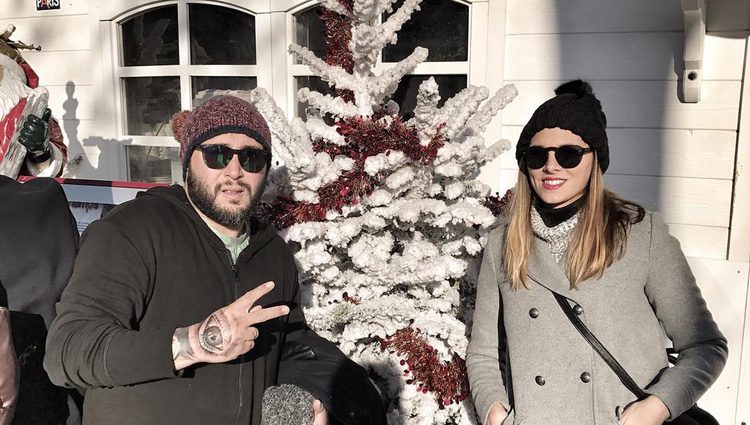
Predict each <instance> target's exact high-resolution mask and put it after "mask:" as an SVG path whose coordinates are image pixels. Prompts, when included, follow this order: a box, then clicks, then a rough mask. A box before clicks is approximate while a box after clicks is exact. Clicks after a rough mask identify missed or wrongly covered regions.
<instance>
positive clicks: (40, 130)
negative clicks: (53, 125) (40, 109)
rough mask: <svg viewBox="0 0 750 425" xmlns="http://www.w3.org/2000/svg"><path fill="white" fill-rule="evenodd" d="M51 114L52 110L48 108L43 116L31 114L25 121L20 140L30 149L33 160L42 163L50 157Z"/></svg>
mask: <svg viewBox="0 0 750 425" xmlns="http://www.w3.org/2000/svg"><path fill="white" fill-rule="evenodd" d="M51 115H52V111H51V110H50V109H49V108H47V109H45V110H44V116H42V118H39V117H37V116H36V115H32V114H29V116H28V117H26V121H24V123H23V128H21V133H20V135H19V136H18V142H19V143H21V144H22V145H23V146H24V147H25V148H26V150H28V151H29V154H30V155H31V158H30V159H31V162H34V163H40V162H44V161H46V160H48V159H49V158H50V148H49V132H50V128H49V118H50V116H51Z"/></svg>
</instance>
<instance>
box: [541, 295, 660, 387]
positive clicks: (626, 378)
mask: <svg viewBox="0 0 750 425" xmlns="http://www.w3.org/2000/svg"><path fill="white" fill-rule="evenodd" d="M550 292H552V295H554V296H555V299H556V300H557V304H559V305H560V308H561V309H562V311H563V313H565V316H567V317H568V320H570V323H572V324H573V326H574V327H575V328H576V329H577V330H578V332H579V333H580V334H581V336H583V339H585V340H586V342H588V343H589V344H590V345H591V347H592V348H593V349H594V350H595V351H596V352H597V353H598V354H599V356H600V357H601V358H602V360H604V362H605V363H607V366H609V368H610V369H612V371H613V372H614V373H615V374H616V375H617V377H618V378H620V381H621V382H622V383H623V385H625V387H626V388H627V389H628V390H630V392H632V393H633V394H635V396H636V397H638V399H639V400H642V399H644V398H646V397H648V394H646V393H645V392H644V391H643V390H642V389H641V387H639V386H638V384H636V383H635V381H634V380H633V378H631V377H630V375H628V372H626V371H625V369H624V368H623V367H622V366H621V365H620V363H619V362H618V361H617V360H616V359H615V358H614V356H612V354H611V353H610V352H609V351H608V350H607V348H606V347H605V346H604V344H602V343H601V342H600V341H599V339H597V338H596V336H595V335H594V334H593V333H591V331H590V330H589V328H588V327H586V325H585V324H584V323H583V322H582V321H581V319H580V318H579V317H578V315H577V314H576V313H575V312H574V311H573V308H572V307H571V306H570V303H568V299H567V298H565V297H564V296H562V295H560V294H558V293H557V292H555V291H552V290H550Z"/></svg>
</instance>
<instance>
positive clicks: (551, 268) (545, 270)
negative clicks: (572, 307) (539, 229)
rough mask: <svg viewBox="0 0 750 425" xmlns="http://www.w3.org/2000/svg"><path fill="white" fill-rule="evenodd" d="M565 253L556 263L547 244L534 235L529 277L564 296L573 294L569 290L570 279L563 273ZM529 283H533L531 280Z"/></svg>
mask: <svg viewBox="0 0 750 425" xmlns="http://www.w3.org/2000/svg"><path fill="white" fill-rule="evenodd" d="M566 260H567V255H566V256H565V257H563V260H562V261H560V263H559V264H558V263H557V262H556V261H555V259H554V258H553V257H552V253H551V252H550V247H549V244H548V243H547V242H545V241H543V240H541V239H539V238H538V237H534V242H533V244H532V248H531V257H530V258H529V277H530V278H532V279H534V280H535V281H536V282H537V283H539V284H540V285H542V286H544V287H545V288H547V289H549V290H550V291H554V292H557V293H559V294H562V295H564V296H566V297H569V296H570V295H573V293H572V291H571V290H570V280H568V276H567V275H566V274H565V263H566ZM531 284H532V285H533V284H535V283H534V282H533V281H532V282H531Z"/></svg>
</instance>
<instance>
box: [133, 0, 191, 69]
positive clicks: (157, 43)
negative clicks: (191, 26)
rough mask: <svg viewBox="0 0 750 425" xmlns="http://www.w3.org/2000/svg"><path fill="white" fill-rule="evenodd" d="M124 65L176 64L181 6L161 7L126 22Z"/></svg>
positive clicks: (177, 60)
mask: <svg viewBox="0 0 750 425" xmlns="http://www.w3.org/2000/svg"><path fill="white" fill-rule="evenodd" d="M121 28H122V60H123V64H124V66H144V65H176V64H177V63H179V51H178V50H179V49H178V45H177V6H167V7H159V8H155V9H150V10H149V11H147V12H144V13H141V14H138V15H136V16H134V17H132V18H130V19H128V20H127V21H125V22H123V23H122V26H121Z"/></svg>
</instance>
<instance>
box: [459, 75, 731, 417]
mask: <svg viewBox="0 0 750 425" xmlns="http://www.w3.org/2000/svg"><path fill="white" fill-rule="evenodd" d="M555 93H556V96H555V97H553V98H551V99H549V100H548V101H546V102H545V103H544V104H542V105H541V106H540V107H539V108H538V109H537V110H536V111H535V112H534V115H533V116H532V117H531V120H530V121H529V122H528V124H526V126H525V127H524V129H523V131H522V133H521V136H520V139H519V142H518V145H517V147H516V159H517V160H518V164H519V169H520V170H519V174H518V181H517V183H516V188H515V192H514V194H513V198H512V200H511V203H510V205H509V207H508V210H507V211H506V216H507V219H506V220H505V222H504V223H503V225H501V226H499V227H498V228H497V229H496V230H494V231H493V232H492V233H491V234H490V236H489V240H488V242H487V246H486V249H485V254H484V259H483V262H482V269H481V273H480V276H479V283H478V292H477V302H476V311H475V313H474V328H473V331H472V336H471V341H470V343H469V348H468V352H467V358H466V364H467V368H468V375H469V381H470V384H471V392H472V396H473V398H474V402H475V405H476V407H477V412H478V413H479V415H480V417H481V418H482V419H483V420H484V422H483V423H484V424H487V425H500V424H501V423H502V424H525V425H548V424H566V425H570V424H575V425H580V424H618V423H619V424H626V425H636V424H637V425H644V424H648V425H650V424H661V423H663V422H664V421H666V420H672V419H674V418H675V417H677V416H679V415H680V414H681V413H683V412H684V411H686V410H687V409H689V408H690V407H691V406H692V405H693V404H694V403H695V402H696V400H697V399H698V398H699V397H700V396H701V395H702V394H703V393H704V392H705V391H706V390H707V389H708V387H709V386H710V385H711V383H712V382H713V381H714V380H715V379H716V377H717V376H718V375H719V373H720V372H721V369H722V368H723V366H724V364H725V362H726V357H727V344H726V339H725V338H724V336H723V335H722V334H721V332H720V331H719V329H718V328H717V326H716V323H714V321H713V319H712V317H711V313H710V312H709V311H708V309H707V308H706V304H705V302H704V300H703V298H702V297H701V294H700V290H699V289H698V287H697V286H696V284H695V278H694V277H693V275H692V273H691V272H690V269H689V267H688V264H687V261H686V260H685V256H684V254H683V253H682V251H681V250H680V246H679V243H678V242H677V240H676V239H675V238H673V237H672V236H670V235H669V233H668V230H667V226H666V225H665V224H664V222H663V221H662V219H661V218H660V217H659V216H658V215H656V214H652V213H650V212H646V211H645V210H644V209H643V208H642V207H641V206H639V205H637V204H635V203H633V202H630V201H627V200H624V199H622V198H620V197H618V196H617V195H615V194H614V193H612V192H610V191H608V190H607V189H606V188H605V187H604V180H603V174H604V172H605V171H606V170H607V167H608V166H609V149H608V141H607V133H606V117H605V115H604V113H603V112H602V109H601V104H600V103H599V101H598V100H597V98H596V97H595V96H594V94H593V93H592V90H591V86H590V85H589V84H588V83H585V82H583V81H580V80H576V81H571V82H568V83H566V84H563V85H562V86H560V87H558V88H557V90H556V91H555ZM552 291H554V292H557V293H558V294H561V295H563V296H564V297H566V298H568V300H569V302H570V303H571V305H574V311H575V313H576V314H577V315H578V316H579V317H580V318H581V319H582V320H583V322H584V323H585V324H586V326H588V328H589V329H590V330H591V331H592V332H593V334H594V335H596V337H597V338H598V339H599V340H600V341H601V342H602V344H603V345H604V346H605V347H606V348H607V349H608V350H609V351H610V353H612V355H613V356H614V357H615V359H617V360H618V361H619V363H620V364H621V365H622V366H623V367H624V369H625V370H626V371H627V372H628V373H629V374H630V375H631V376H632V377H633V379H634V380H635V381H636V383H637V384H638V385H639V386H640V387H641V388H644V389H645V391H646V393H648V394H649V396H648V397H647V398H645V399H642V400H640V401H639V400H636V399H635V396H634V395H633V394H632V393H631V392H630V391H628V389H627V388H626V387H625V386H624V385H623V384H622V383H621V382H620V381H619V379H618V378H617V375H615V373H614V372H612V370H611V369H610V368H609V367H608V366H607V364H606V363H605V362H604V361H603V360H602V359H601V358H600V357H599V356H598V355H597V353H596V352H595V351H594V350H593V349H592V348H591V346H590V345H589V344H588V343H587V341H586V340H585V339H584V338H583V337H582V336H581V335H580V334H579V333H578V332H577V330H576V329H575V328H574V327H573V325H572V324H571V322H570V321H569V320H568V318H567V317H566V316H565V314H564V313H563V311H562V310H561V307H560V306H559V305H558V304H557V302H556V300H555V297H554V295H553V293H552ZM665 337H668V338H669V339H670V340H671V341H672V343H673V345H674V349H675V350H676V351H677V352H678V353H679V359H678V361H677V363H676V365H675V366H674V367H671V368H669V367H668V359H667V355H666V352H665Z"/></svg>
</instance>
